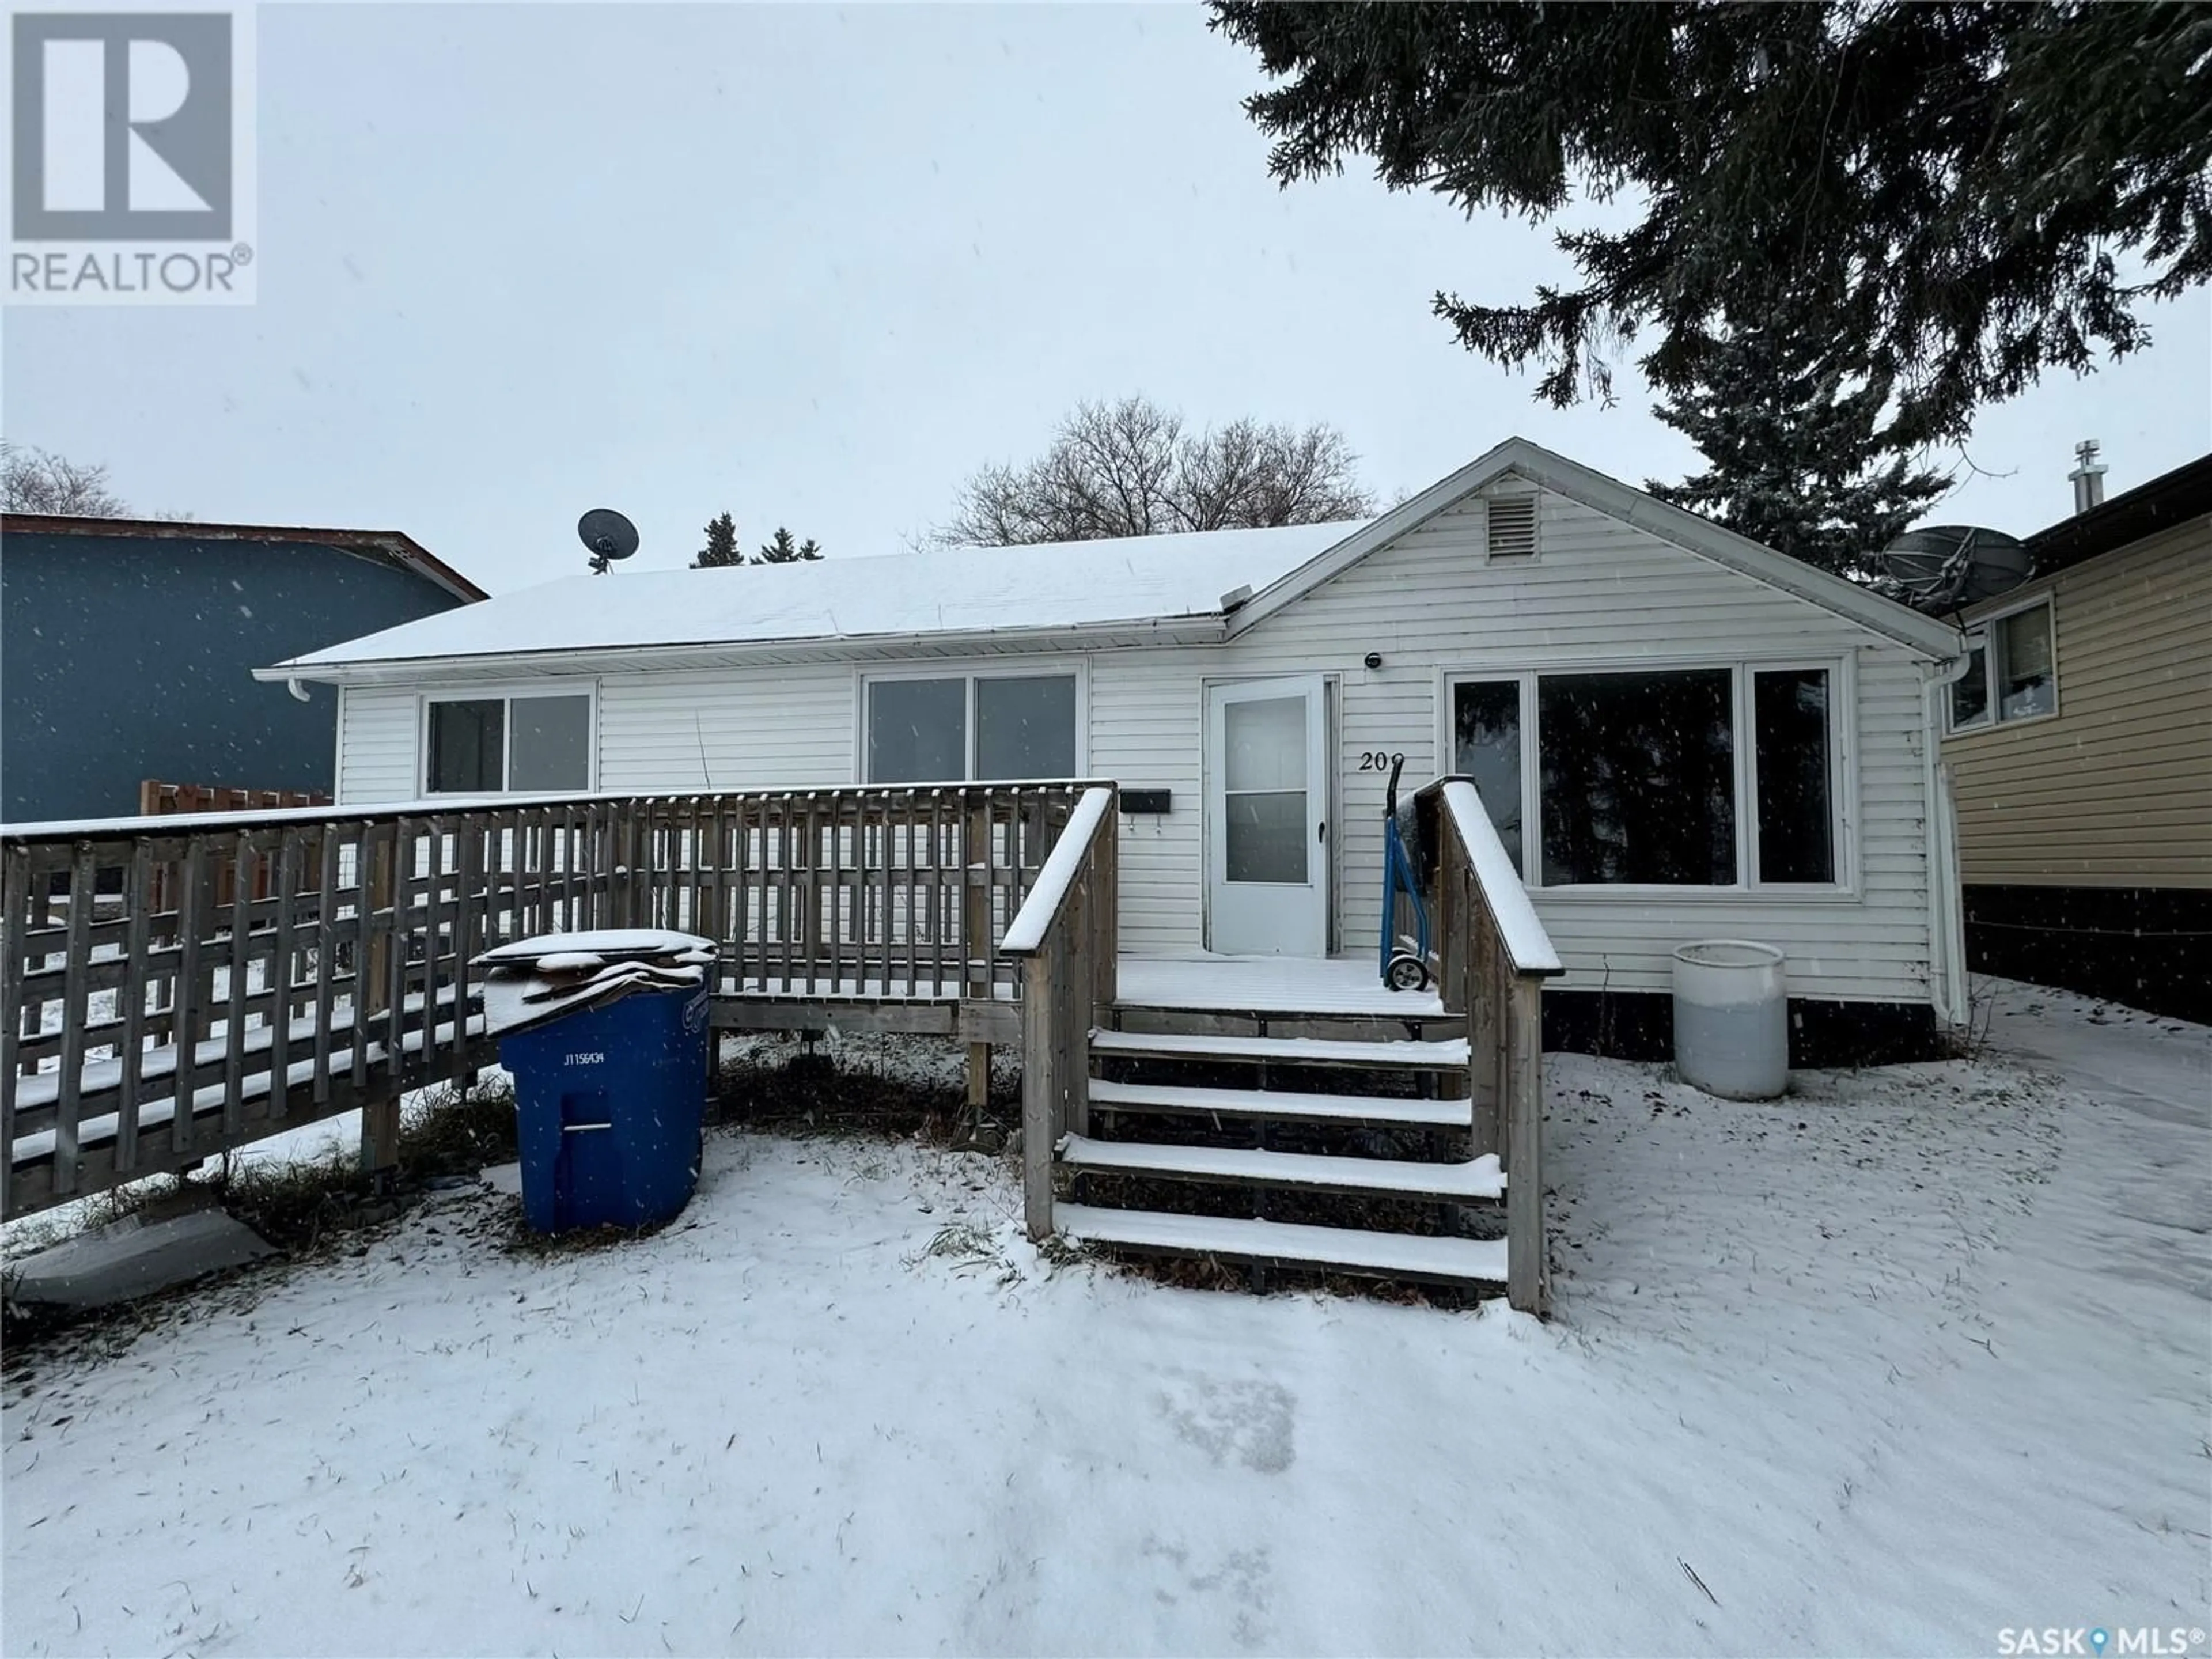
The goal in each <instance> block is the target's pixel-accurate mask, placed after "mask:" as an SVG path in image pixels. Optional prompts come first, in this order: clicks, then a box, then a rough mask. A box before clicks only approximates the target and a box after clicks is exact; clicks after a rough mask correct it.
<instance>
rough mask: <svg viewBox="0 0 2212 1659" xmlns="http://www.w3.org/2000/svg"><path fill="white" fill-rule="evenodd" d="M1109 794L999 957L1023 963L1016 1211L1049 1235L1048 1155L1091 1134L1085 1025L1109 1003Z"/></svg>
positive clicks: (1070, 827)
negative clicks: (1066, 1138)
mask: <svg viewBox="0 0 2212 1659" xmlns="http://www.w3.org/2000/svg"><path fill="white" fill-rule="evenodd" d="M1115 793H1116V792H1115V790H1114V788H1113V787H1111V786H1110V785H1101V786H1096V787H1091V788H1090V789H1086V790H1085V792H1084V794H1083V799H1081V800H1080V801H1079V802H1078V803H1077V804H1076V806H1075V810H1074V811H1073V814H1071V815H1070V817H1069V818H1068V821H1067V827H1066V830H1065V832H1064V833H1063V834H1062V835H1061V836H1060V840H1059V842H1058V844H1057V845H1055V846H1054V848H1053V851H1052V857H1051V859H1050V860H1048V862H1047V863H1046V865H1045V866H1044V868H1043V869H1042V871H1040V872H1038V874H1037V878H1036V883H1035V884H1033V885H1032V886H1031V887H1030V895H1029V899H1028V902H1026V903H1024V905H1023V906H1022V908H1021V914H1020V915H1017V916H1016V917H1015V918H1014V921H1013V925H1012V927H1009V928H1007V930H1006V938H1005V939H1004V940H1003V941H1002V942H1001V944H1000V950H1001V951H1004V952H1005V953H1006V955H1007V956H1009V957H1018V958H1019V959H1020V961H1021V963H1022V1213H1023V1219H1024V1221H1025V1222H1026V1223H1027V1224H1028V1226H1029V1234H1030V1237H1031V1238H1035V1239H1042V1238H1046V1237H1049V1236H1050V1235H1051V1233H1052V1231H1053V1222H1052V1160H1053V1151H1054V1147H1056V1146H1058V1145H1059V1144H1060V1137H1061V1136H1062V1135H1064V1134H1079V1135H1080V1134H1088V1133H1090V1132H1091V1021H1092V1019H1093V1018H1094V1017H1095V1011H1096V1010H1097V1008H1098V1007H1099V1006H1102V1005H1110V1004H1111V1003H1112V1002H1113V1000H1114V997H1115V933H1114V906H1115V836H1114V823H1115V813H1114V807H1115Z"/></svg>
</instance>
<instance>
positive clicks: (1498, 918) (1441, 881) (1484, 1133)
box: [1414, 776, 1564, 1313]
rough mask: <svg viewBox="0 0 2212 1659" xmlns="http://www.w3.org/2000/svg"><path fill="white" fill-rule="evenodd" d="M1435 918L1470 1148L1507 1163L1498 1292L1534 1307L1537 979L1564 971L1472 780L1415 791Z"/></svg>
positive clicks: (1540, 1178)
mask: <svg viewBox="0 0 2212 1659" xmlns="http://www.w3.org/2000/svg"><path fill="white" fill-rule="evenodd" d="M1414 802H1415V811H1416V812H1417V813H1418V814H1419V817H1420V818H1421V828H1422V834H1421V836H1420V838H1419V839H1420V842H1421V851H1422V863H1423V866H1424V867H1425V874H1426V884H1427V888H1428V904H1429V913H1430V915H1431V918H1432V919H1433V920H1434V922H1435V934H1436V945H1437V990H1438V994H1439V995H1440V996H1441V997H1442V998H1443V1005H1444V1009H1445V1012H1448V1013H1455V1014H1461V1015H1464V1016H1465V1017H1466V1019H1467V1035H1468V1082H1469V1085H1470V1093H1471V1095H1472V1097H1473V1110H1474V1117H1473V1146H1472V1150H1473V1151H1474V1152H1475V1153H1476V1154H1478V1155H1479V1154H1481V1153H1484V1152H1496V1153H1497V1154H1498V1160H1499V1162H1500V1163H1501V1164H1503V1165H1504V1170H1505V1177H1506V1185H1505V1271H1506V1295H1507V1297H1508V1298H1509V1299H1510V1301H1511V1303H1512V1304H1513V1305H1514V1306H1515V1307H1516V1308H1519V1309H1522V1310H1525V1311H1528V1312H1530V1313H1541V1312H1542V1311H1544V1310H1545V1308H1546V1306H1547V1304H1548V1303H1549V1301H1550V1297H1551V1286H1550V1275H1549V1273H1548V1271H1547V1264H1546V1261H1545V1256H1546V1245H1545V1233H1544V1032H1543V1028H1544V1010H1543V988H1544V981H1546V980H1547V979H1549V978H1552V977H1553V975H1558V974H1559V973H1560V972H1562V971H1564V970H1563V969H1562V967H1561V964H1560V962H1559V951H1557V950H1556V949H1554V948H1553V945H1552V937H1551V934H1550V933H1547V931H1546V930H1545V927H1544V924H1543V921H1542V920H1541V918H1539V917H1538V915H1536V907H1535V906H1534V904H1533V903H1531V902H1529V898H1528V889H1527V888H1525V887H1523V886H1522V884H1521V874H1520V872H1519V871H1517V870H1516V869H1515V868H1514V867H1513V860H1512V859H1511V857H1510V856H1509V855H1508V854H1507V853H1506V851H1505V845H1504V842H1502V841H1500V840H1499V839H1498V829H1497V826H1496V825H1495V824H1493V823H1491V821H1490V814H1489V812H1488V811H1486V810H1485V809H1484V807H1483V805H1482V797H1481V796H1480V794H1479V793H1476V790H1475V787H1474V780H1472V779H1470V778H1465V777H1457V776H1452V777H1443V778H1438V779H1437V781H1435V782H1433V783H1431V784H1430V785H1428V786H1427V787H1425V788H1424V789H1423V790H1422V791H1421V792H1420V793H1419V794H1418V795H1416V796H1415V797H1414Z"/></svg>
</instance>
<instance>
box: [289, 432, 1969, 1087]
mask: <svg viewBox="0 0 2212 1659" xmlns="http://www.w3.org/2000/svg"><path fill="white" fill-rule="evenodd" d="M1959 665H1960V638H1959V635H1957V633H1956V632H1955V631H1954V629H1951V628H1949V627H1948V626H1945V625H1943V624H1942V623H1936V622H1934V621H1931V620H1929V618H1927V617H1922V616H1920V615H1917V613H1915V612H1913V611H1910V610H1907V609H1905V607H1903V606H1901V605H1896V604H1893V603H1892V602H1890V601H1888V600H1887V599H1881V598H1880V597H1878V596H1876V595H1875V594H1872V593H1869V592H1867V591H1866V590H1865V589H1863V588H1862V587H1859V586H1855V585H1853V584H1851V583H1850V582H1846V581H1844V580H1839V579H1838V578H1835V577H1832V576H1830V575H1827V574H1825V573H1823V572H1820V571H1818V570H1815V569H1813V568H1809V567H1808V566H1805V565H1803V564H1802V563H1799V562H1796V561H1794V560H1791V559H1789V558H1786V557H1784V556H1782V555H1779V554H1778V553H1775V552H1773V551H1772V550H1769V549H1767V548H1765V547H1762V546H1759V545H1758V544H1754V543H1753V542H1750V541H1747V540H1746V539H1744V538H1741V537H1740V536H1737V535H1735V534H1733V533H1731V532H1729V531H1726V530H1723V529H1721V528H1719V527H1718V526H1715V525H1713V524H1711V523H1710V522H1708V521H1706V520H1703V519H1700V518H1698V517H1696V516H1695V515H1693V514H1691V513H1684V512H1681V511H1680V510H1678V509H1676V508H1674V507H1668V506H1666V505H1664V504H1663V503H1662V502H1660V501H1656V499H1654V498H1653V497H1651V496H1650V495H1645V494H1644V493H1643V492H1642V491H1640V490H1637V489H1632V488H1630V487H1629V486H1627V485H1625V484H1623V483H1620V482H1619V481H1618V480H1616V479H1613V478H1611V477H1606V476H1604V475H1602V474H1601V473H1598V472H1595V471H1592V470H1590V469H1589V468H1588V467H1584V466H1582V465H1577V463H1575V462H1573V461H1570V460H1567V459H1565V458H1563V457H1560V456H1559V455H1555V454H1553V453H1549V452H1547V451H1546V450H1544V449H1541V448H1540V447H1537V446H1535V445H1534V444H1531V443H1528V442H1527V441H1522V440H1519V439H1515V440H1511V441H1507V442H1505V443H1503V444H1500V445H1499V446H1498V447H1496V448H1495V449H1493V450H1492V451H1491V452H1490V453H1487V454H1486V455H1484V456H1482V457H1481V458H1480V459H1477V460H1475V461H1474V462H1473V463H1472V464H1470V465H1468V466H1466V467H1464V468H1462V469H1461V470H1460V471H1456V472H1455V473H1453V474H1452V475H1451V476H1449V477H1446V478H1444V479H1443V480H1441V481H1439V482H1438V483H1436V484H1434V485H1433V486H1431V488H1429V489H1425V490H1424V491H1422V492H1421V493H1420V494H1419V495H1416V496H1414V497H1413V498H1412V499H1410V500H1408V501H1405V502H1403V503H1402V504H1401V505H1400V506H1398V507H1395V508H1393V509H1392V510H1391V511H1389V512H1388V513H1384V514H1383V515H1381V516H1380V517H1378V518H1376V519H1374V520H1370V521H1365V522H1358V523H1348V524H1332V525H1312V526H1291V527H1286V528H1283V529H1278V530H1256V531H1227V532H1212V533H1208V534H1203V535H1184V536H1170V537H1154V538H1143V539H1139V540H1127V541H1109V542H1093V543H1085V544H1071V545H1065V546H1044V547H1022V548H1011V549H957V550H935V551H927V552H920V553H913V554H908V555H902V556H892V557H883V558H868V559H831V560H827V561H823V562H818V563H811V564H798V565H787V566H777V567H758V568H746V569H744V570H738V571H731V570H702V571H689V570H686V571H667V572H641V573H637V574H623V573H619V572H617V573H616V574H609V575H605V576H597V577H594V576H586V575H580V576H578V577H576V578H574V579H573V580H563V581H558V582H554V583H550V584H548V585H546V586H541V587H538V588H534V589H531V590H528V591H526V592H517V593H511V594H505V595H501V596H497V597H495V598H493V599H489V600H488V601H486V602H484V603H482V604H479V605H471V606H469V607H467V608H465V610H462V611H454V612H452V613H449V614H447V615H444V616H439V617H428V618H425V619H423V620H422V621H420V622H416V623H409V624H406V625H404V626H402V627H399V628H395V629H388V630H386V631H385V632H383V633H380V634H374V635H368V637H366V638H363V639H358V640H355V641H349V642H348V643H345V644H343V645H338V646H334V647H331V648H330V649H327V650H324V651H318V652H315V653H310V654H308V655H306V656H302V657H299V658H296V659H293V660H291V661H289V662H285V663H281V664H277V665H273V666H271V667H270V668H268V669H265V670H264V671H261V674H260V677H261V678H264V679H272V680H287V679H289V680H297V681H313V682H321V683H327V684H334V685H336V686H337V688H338V690H339V720H338V752H337V793H338V797H339V799H340V801H341V803H344V804H352V803H362V802H373V801H383V800H402V799H421V798H424V797H435V796H436V795H438V794H440V793H465V794H468V795H471V796H474V795H480V794H482V793H486V792H487V791H503V790H513V791H518V792H569V793H577V792H586V791H594V792H602V793H643V792H682V791H694V790H701V789H708V788H711V789H758V788H767V787H823V786H828V785H850V784H854V783H884V782H904V781H940V780H946V779H963V778H965V779H976V780H996V779H1006V778H1026V777H1038V778H1042V777H1068V776H1074V777H1085V778H1100V779H1112V780H1114V781H1116V782H1117V783H1118V784H1119V785H1120V786H1121V790H1122V792H1123V799H1122V806H1123V811H1122V814H1121V822H1120V825H1119V842H1118V858H1119V866H1120V878H1119V879H1120V889H1119V907H1120V938H1121V949H1122V950H1123V951H1125V952H1128V953H1132V954H1135V955H1151V956H1176V955H1187V954H1190V953H1197V952H1209V951H1210V952H1214V953H1221V954H1230V955H1245V954H1264V953H1281V954H1288V955H1308V956H1320V955H1328V954H1336V955H1343V956H1348V957H1369V956H1371V954H1372V953H1373V952H1374V950H1375V945H1376V933H1377V930H1378V927H1379V919H1380V902H1381V886H1382V874H1381V854H1382V831H1383V792H1384V786H1385V782H1386V780H1387V777H1388V774H1389V767H1390V765H1391V763H1392V762H1393V761H1394V760H1395V758H1396V757H1400V756H1402V757H1404V762H1405V775H1406V778H1407V781H1408V784H1409V785H1413V784H1419V783H1422V782H1425V781H1427V780H1429V779H1430V778H1431V777H1434V776H1437V775H1442V774H1447V773H1461V774H1464V775H1468V776H1470V777H1472V778H1473V779H1474V781H1475V782H1476V784H1477V787H1478V789H1479V790H1480V794H1481V797H1482V800H1483V803H1484V805H1485V806H1486V808H1487V810H1488V811H1489V812H1490V815H1491V817H1492V820H1493V821H1494V823H1496V824H1497V825H1498V829H1499V831H1500V833H1501V836H1503V838H1504V841H1505V843H1506V845H1507V848H1508V850H1509V851H1510V853H1511V854H1512V855H1513V856H1514V857H1515V858H1516V859H1517V860H1519V864H1520V868H1521V872H1522V878H1523V880H1524V882H1525V884H1526V885H1527V887H1528V892H1529V894H1530V896H1531V897H1532V899H1533V901H1534V907H1535V909H1536V911H1537V913H1538V915H1540V916H1541V919H1542V921H1543V923H1544V925H1545V927H1547V929H1548V930H1549V932H1550V934H1551V937H1552V939H1553V942H1554V943H1555V945H1556V946H1557V948H1558V951H1559V956H1560V958H1561V959H1562V961H1563V963H1564V964H1565V975H1564V976H1563V977H1562V978H1560V979H1559V980H1555V981H1553V985H1552V987H1551V988H1550V989H1548V990H1547V994H1546V999H1545V1000H1546V1004H1547V1018H1550V1017H1551V1011H1552V1010H1553V1009H1554V1008H1556V1009H1557V1010H1558V1011H1559V1016H1558V1017H1559V1019H1560V1021H1561V1022H1562V1025H1561V1029H1562V1031H1563V1032H1564V1033H1565V1040H1566V1041H1570V1042H1574V1043H1575V1046H1583V1042H1584V1041H1588V1040H1594V1039H1593V1037H1592V1034H1593V1033H1597V1032H1600V1031H1601V1030H1604V1031H1610V1032H1611V1033H1612V1035H1611V1036H1610V1037H1609V1038H1608V1039H1607V1040H1608V1041H1609V1042H1611V1044H1612V1046H1615V1047H1621V1048H1635V1047H1637V1046H1639V1045H1638V1039H1637V1038H1636V1037H1635V1036H1633V1033H1634V1032H1635V1031H1637V1030H1641V1031H1643V1032H1644V1033H1646V1034H1647V1036H1648V1035H1649V1034H1650V1033H1652V1032H1655V1031H1656V1030H1660V1029H1661V1023H1662V1021H1663V1012H1662V1011H1663V1008H1664V1006H1665V1005H1664V1003H1663V1002H1662V1000H1660V999H1661V996H1662V994H1664V993H1665V992H1666V991H1667V990H1668V985H1669V979H1670V969H1671V960H1670V952H1671V951H1673V949H1674V947H1675V946H1676V945H1680V944H1683V943H1685V942H1686V941H1689V940H1692V939H1709V938H1732V939H1759V940H1763V941H1766V942H1769V943H1771V944H1773V945H1777V946H1779V947H1780V948H1781V949H1783V950H1784V951H1786V952H1787V955H1788V971H1789V978H1790V989H1791V994H1792V999H1793V1004H1794V1005H1796V1007H1797V1010H1798V1016H1799V1036H1801V1037H1803V1038H1807V1039H1808V1046H1811V1047H1817V1046H1820V1045H1818V1044H1815V1043H1812V1042H1810V1040H1809V1039H1810V1036H1811V1035H1812V1034H1813V1033H1814V1030H1815V1028H1818V1029H1821V1030H1832V1031H1838V1030H1839V1031H1850V1030H1854V1029H1856V1030H1860V1031H1861V1032H1864V1031H1865V1030H1870V1029H1877V1028H1878V1029H1879V1030H1881V1031H1882V1032H1883V1033H1885V1036H1883V1038H1882V1039H1881V1042H1888V1038H1889V1037H1890V1036H1901V1037H1902V1038H1903V1046H1905V1047H1910V1046H1911V1045H1912V1043H1913V1042H1914V1041H1915V1040H1916V1037H1917V1038H1918V1039H1920V1040H1923V1042H1931V1041H1933V1040H1934V1038H1935V1037H1936V1035H1937V1034H1938V1033H1939V1032H1940V1030H1942V1028H1943V1027H1945V1026H1947V1025H1948V1024H1953V1023H1954V1022H1955V1021H1957V1020H1958V1019H1959V1018H1960V1017H1961V1016H1962V1014H1963V1010H1964V994H1963V984H1962V969H1961V961H1960V944H1959V923H1958V892H1957V885H1956V876H1955V867H1954V862H1955V861H1954V848H1953V846H1952V843H1951V832H1950V823H1951V818H1950V812H1949V808H1948V802H1947V800H1946V799H1945V794H1944V784H1943V781H1942V776H1941V774H1940V771H1939V759H1940V754H1939V744H1940V740H1941V736H1942V705H1943V702H1944V700H1945V697H1946V696H1947V693H1946V690H1945V683H1946V681H1947V679H1948V678H1950V677H1952V676H1953V675H1954V674H1955V672H1956V671H1957V668H1958V666H1959ZM1622 1032H1627V1033H1629V1035H1626V1036H1623V1035H1621V1033H1622ZM1577 1038H1580V1039H1582V1040H1583V1041H1577ZM1641 1046H1644V1047H1650V1042H1644V1043H1643V1044H1642V1045H1641ZM1877 1046H1881V1044H1879V1043H1878V1044H1877ZM1898 1046H1899V1045H1898V1044H1895V1043H1889V1047H1891V1048H1896V1047H1898ZM1844 1047H1845V1048H1848V1047H1849V1044H1848V1042H1846V1043H1845V1044H1844Z"/></svg>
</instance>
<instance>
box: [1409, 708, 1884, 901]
mask: <svg viewBox="0 0 2212 1659" xmlns="http://www.w3.org/2000/svg"><path fill="white" fill-rule="evenodd" d="M1834 684H1835V674H1834V671H1833V670H1832V669H1831V668H1829V667H1826V666H1805V667H1794V666H1793V667H1785V668H1767V667H1711V668H1703V667H1699V668H1670V669H1662V670H1652V671H1632V672H1616V671H1602V672H1600V671H1592V672H1577V673H1560V674H1533V673H1531V674H1520V675H1516V676H1513V677H1511V678H1481V679H1478V678H1468V679H1465V680H1460V681H1457V682H1455V683H1454V684H1453V685H1452V687H1451V739H1452V753H1453V769H1454V770H1455V771H1456V772H1458V773H1459V774H1461V775H1463V776H1465V777H1468V778H1471V779H1472V780H1474V787H1475V791H1476V793H1478V794H1479V795H1480V797H1481V799H1482V804H1483V807H1484V810H1485V811H1487V812H1488V813H1489V815H1490V820H1491V823H1492V824H1493V825H1494V826H1496V828H1497V830H1498V839H1499V840H1500V841H1501V842H1504V847H1505V850H1506V853H1507V854H1508V856H1510V858H1511V859H1512V860H1513V861H1514V864H1515V866H1516V868H1518V869H1520V870H1521V871H1522V874H1523V878H1524V879H1526V880H1527V881H1528V883H1529V884H1530V885H1531V886H1544V887H1583V886H1650V887H1730V888H1733V887H1744V886H1753V885H1758V886H1777V885H1796V886H1833V885H1835V884H1837V883H1838V881H1840V880H1841V879H1842V876H1841V874H1840V872H1841V869H1842V865H1843V860H1842V857H1841V854H1840V851H1839V848H1840V846H1841V832H1840V827H1839V826H1840V818H1839V806H1838V783H1837V781H1836V780H1837V775H1838V773H1837V763H1836V738H1835V735H1834V732H1835V721H1836V718H1837V708H1836V701H1835V696H1834Z"/></svg>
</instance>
